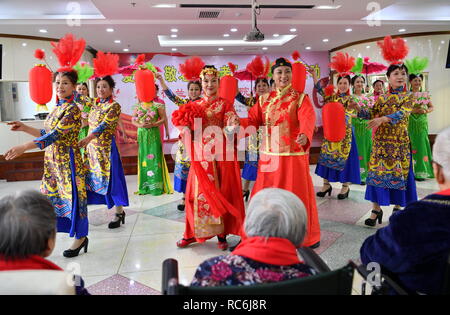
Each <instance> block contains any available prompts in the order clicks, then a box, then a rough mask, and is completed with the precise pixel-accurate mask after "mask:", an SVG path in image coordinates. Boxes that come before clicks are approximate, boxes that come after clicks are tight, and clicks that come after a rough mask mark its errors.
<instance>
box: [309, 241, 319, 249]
mask: <svg viewBox="0 0 450 315" xmlns="http://www.w3.org/2000/svg"><path fill="white" fill-rule="evenodd" d="M319 246H320V241H319V242H317V243H316V244H312V245H311V246H309V248H311V249H315V248H319Z"/></svg>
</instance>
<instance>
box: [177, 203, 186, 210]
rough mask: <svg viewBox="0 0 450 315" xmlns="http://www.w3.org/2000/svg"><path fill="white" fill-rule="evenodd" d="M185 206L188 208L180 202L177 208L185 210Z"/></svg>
mask: <svg viewBox="0 0 450 315" xmlns="http://www.w3.org/2000/svg"><path fill="white" fill-rule="evenodd" d="M184 208H186V205H183V204H179V205H178V206H177V209H178V210H179V211H184Z"/></svg>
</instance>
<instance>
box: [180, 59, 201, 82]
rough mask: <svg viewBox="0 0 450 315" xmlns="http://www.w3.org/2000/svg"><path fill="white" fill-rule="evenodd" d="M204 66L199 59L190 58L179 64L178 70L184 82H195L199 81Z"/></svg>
mask: <svg viewBox="0 0 450 315" xmlns="http://www.w3.org/2000/svg"><path fill="white" fill-rule="evenodd" d="M204 66H205V63H204V62H203V60H202V59H201V58H200V57H192V58H190V59H187V60H186V61H185V62H184V63H183V64H180V65H179V70H180V73H181V74H182V75H183V76H184V78H185V79H186V80H188V81H197V80H199V79H200V73H201V72H202V69H203V67H204Z"/></svg>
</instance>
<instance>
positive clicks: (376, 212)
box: [364, 210, 383, 226]
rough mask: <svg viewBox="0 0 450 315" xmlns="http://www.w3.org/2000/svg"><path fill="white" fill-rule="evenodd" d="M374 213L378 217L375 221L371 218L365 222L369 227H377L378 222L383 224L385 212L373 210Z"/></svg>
mask: <svg viewBox="0 0 450 315" xmlns="http://www.w3.org/2000/svg"><path fill="white" fill-rule="evenodd" d="M372 213H374V214H376V215H377V217H376V218H375V219H371V218H368V219H366V221H364V224H365V225H368V226H375V225H376V224H377V220H378V224H381V222H383V210H380V211H376V210H372Z"/></svg>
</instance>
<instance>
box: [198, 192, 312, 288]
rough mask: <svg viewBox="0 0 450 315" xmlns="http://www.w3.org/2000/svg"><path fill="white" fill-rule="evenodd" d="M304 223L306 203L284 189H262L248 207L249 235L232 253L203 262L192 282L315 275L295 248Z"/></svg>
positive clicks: (254, 281)
mask: <svg viewBox="0 0 450 315" xmlns="http://www.w3.org/2000/svg"><path fill="white" fill-rule="evenodd" d="M306 222H307V218H306V211H305V206H304V205H303V203H302V201H301V200H300V199H299V198H298V197H297V196H296V195H294V194H293V193H291V192H289V191H286V190H283V189H276V188H267V189H264V190H261V191H260V192H258V193H257V194H256V195H255V196H254V197H253V198H252V199H251V201H250V204H249V207H248V210H247V216H246V219H245V224H244V229H245V233H246V234H247V236H248V237H247V238H245V239H243V240H242V242H241V243H240V244H239V246H238V247H237V248H236V249H235V250H234V251H233V252H232V253H231V254H229V255H226V256H219V257H215V258H211V259H208V260H206V261H205V262H203V263H202V264H201V265H200V266H199V267H198V268H197V271H196V273H195V275H194V280H193V281H192V283H191V285H192V286H223V285H251V284H258V283H269V282H277V281H284V280H291V279H295V278H301V277H306V276H309V275H312V274H314V270H313V269H312V268H310V267H308V266H307V265H305V264H303V263H302V262H301V261H300V259H299V257H298V255H297V249H296V248H297V247H298V246H299V245H300V244H302V242H303V239H304V237H305V233H306Z"/></svg>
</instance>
